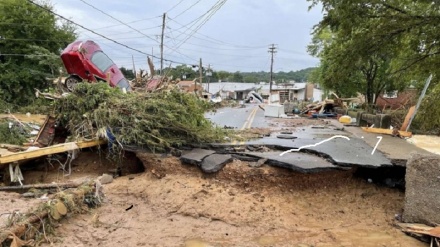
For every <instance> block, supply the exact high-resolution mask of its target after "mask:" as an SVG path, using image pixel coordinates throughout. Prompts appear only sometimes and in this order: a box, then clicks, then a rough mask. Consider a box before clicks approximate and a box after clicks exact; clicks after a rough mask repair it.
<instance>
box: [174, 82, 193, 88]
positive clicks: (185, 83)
mask: <svg viewBox="0 0 440 247" xmlns="http://www.w3.org/2000/svg"><path fill="white" fill-rule="evenodd" d="M177 85H179V86H182V87H189V86H191V85H194V81H179V82H178V83H177Z"/></svg>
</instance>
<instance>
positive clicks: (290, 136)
mask: <svg viewBox="0 0 440 247" xmlns="http://www.w3.org/2000/svg"><path fill="white" fill-rule="evenodd" d="M277 138H279V139H296V138H298V137H296V136H293V135H285V134H281V135H277Z"/></svg>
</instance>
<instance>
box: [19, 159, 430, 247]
mask: <svg viewBox="0 0 440 247" xmlns="http://www.w3.org/2000/svg"><path fill="white" fill-rule="evenodd" d="M86 156H87V155H86ZM139 158H140V159H141V161H142V163H143V164H144V166H145V168H146V171H145V172H143V173H139V174H132V175H129V176H123V177H119V178H117V179H115V180H114V181H113V182H112V183H111V184H108V185H105V193H106V196H107V202H106V203H104V205H103V206H102V207H100V208H97V209H93V210H91V212H90V213H89V214H84V215H78V216H75V217H72V218H68V219H66V220H63V221H62V222H61V225H60V226H59V227H57V228H56V242H54V246H65V247H73V246H121V245H124V246H408V247H409V246H411V247H413V246H425V245H424V244H422V243H420V242H418V241H417V240H415V239H413V238H410V237H407V236H406V235H404V234H403V233H402V232H400V231H399V230H397V229H396V228H394V227H393V226H392V224H393V220H394V217H395V214H398V213H401V209H402V205H403V197H404V195H403V193H402V192H399V191H397V190H393V189H389V188H384V187H378V186H376V185H373V184H369V183H367V182H364V181H363V180H361V179H358V178H354V177H353V176H352V171H335V172H326V173H320V174H309V175H307V174H299V173H294V172H291V171H287V170H284V169H278V168H273V167H268V166H263V167H261V168H251V167H249V166H248V165H247V163H246V162H241V161H234V162H233V163H231V164H229V165H227V166H226V167H225V168H224V169H223V170H222V171H220V172H219V173H218V174H216V175H204V174H202V173H201V172H200V171H199V169H198V168H197V167H192V166H187V165H182V164H181V163H180V161H179V160H178V159H177V158H175V157H166V158H160V157H159V156H155V155H150V154H140V155H139ZM94 159H95V160H94ZM98 161H99V157H98V156H96V157H94V156H92V155H88V156H87V159H84V160H83V162H82V163H77V165H76V166H75V168H74V171H75V170H77V171H86V170H88V171H90V172H87V173H81V174H82V175H83V176H84V175H96V173H97V172H101V171H102V170H106V169H107V167H105V166H104V167H102V164H101V165H99V166H97V168H96V169H93V164H98V163H99V162H98ZM85 167H87V169H86V168H85ZM25 176H26V174H25ZM77 176H79V174H78V173H77Z"/></svg>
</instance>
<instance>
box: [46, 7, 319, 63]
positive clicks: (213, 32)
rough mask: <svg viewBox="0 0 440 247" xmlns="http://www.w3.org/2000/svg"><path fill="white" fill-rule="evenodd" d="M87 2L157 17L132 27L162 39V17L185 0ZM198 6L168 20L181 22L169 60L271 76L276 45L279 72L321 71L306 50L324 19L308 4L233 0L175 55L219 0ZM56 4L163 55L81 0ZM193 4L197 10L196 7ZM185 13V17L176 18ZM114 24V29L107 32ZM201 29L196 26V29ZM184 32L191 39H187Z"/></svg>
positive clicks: (117, 55) (170, 35)
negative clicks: (271, 48)
mask: <svg viewBox="0 0 440 247" xmlns="http://www.w3.org/2000/svg"><path fill="white" fill-rule="evenodd" d="M85 1H86V2H87V3H90V4H92V5H94V6H96V7H97V8H99V9H101V10H103V11H105V12H106V13H108V14H110V15H112V16H114V17H115V18H117V19H119V20H121V21H123V22H132V21H135V20H141V19H148V18H152V19H148V20H143V21H139V22H135V23H131V24H129V25H130V26H132V27H134V28H135V29H138V30H141V32H142V33H144V34H146V35H148V36H149V37H151V38H153V39H157V35H159V34H160V32H161V28H160V27H159V26H160V25H161V23H162V18H161V17H160V15H162V13H163V12H164V11H167V10H169V9H170V8H172V7H175V5H176V4H177V3H178V2H179V1H180V0H172V1H171V0H169V1H163V0H152V1H148V3H146V1H141V0H131V1H119V0H105V1H104V0H94V1H90V0H85ZM197 1H198V0H185V1H183V2H182V3H181V4H179V5H178V6H176V7H175V8H174V9H172V11H171V12H170V13H168V16H169V17H170V18H173V19H175V20H169V19H167V29H166V30H165V31H166V38H165V42H166V43H165V45H166V47H165V58H168V59H172V60H176V61H181V62H185V63H195V62H197V60H198V59H199V58H202V59H203V61H204V63H206V64H208V63H210V64H212V65H213V66H214V68H215V69H217V70H228V71H237V70H239V71H260V70H266V71H268V70H269V64H268V61H269V60H268V58H269V54H268V52H267V47H268V46H269V44H271V43H275V44H278V46H279V48H280V49H279V52H278V54H277V57H276V58H275V59H276V61H275V70H280V69H282V70H284V71H290V70H299V69H303V68H306V67H310V66H316V64H317V63H318V60H317V59H315V58H312V57H311V56H309V55H308V54H307V53H306V46H307V44H308V42H309V41H310V31H311V29H312V27H313V25H315V24H317V23H318V22H319V20H320V19H321V17H322V14H321V13H320V12H319V9H315V10H313V11H310V12H308V10H307V9H308V2H307V1H305V0H304V1H297V0H295V1H292V0H273V1H263V0H255V1H234V0H229V1H227V2H226V4H225V5H224V6H223V8H221V9H220V10H218V11H217V13H216V14H215V15H213V16H212V17H211V19H210V20H209V21H207V22H206V23H205V24H204V25H203V26H202V27H201V28H200V30H199V31H198V33H196V34H194V35H193V36H192V37H191V38H190V39H188V40H187V43H185V44H183V45H181V46H180V47H179V48H178V49H177V50H176V51H172V49H170V48H175V47H176V44H179V43H180V42H181V41H182V40H185V39H186V38H187V37H188V35H189V34H190V33H191V31H190V30H185V29H182V28H181V24H187V23H189V22H191V21H193V20H196V19H197V18H199V17H201V16H202V15H203V14H205V13H206V12H207V11H208V10H209V9H210V8H211V7H212V6H213V5H214V4H215V3H216V2H217V0H202V1H200V2H199V3H197V4H195V3H196V2H197ZM52 2H53V3H54V4H55V11H56V12H57V13H59V14H61V15H63V16H65V17H68V18H70V19H71V20H72V21H74V22H76V23H79V24H81V25H83V26H85V27H87V28H90V29H92V30H95V31H96V32H98V33H101V34H103V35H105V36H107V37H110V38H112V39H114V40H117V41H118V42H121V43H123V44H126V45H128V46H130V47H133V48H136V49H139V50H141V51H143V52H146V53H152V49H153V52H154V54H155V55H159V45H158V43H157V42H156V43H155V42H154V41H152V40H151V39H149V38H146V37H144V36H143V35H142V34H139V33H137V32H135V31H133V30H131V29H130V28H128V27H126V26H124V25H120V23H118V22H117V21H115V20H113V19H112V18H109V17H108V16H106V15H104V14H102V13H99V12H98V11H96V10H94V9H93V8H91V7H90V6H87V5H86V4H84V3H82V2H81V1H80V0H52ZM193 4H195V5H194V6H193V7H191V8H190V6H191V5H193ZM184 11H186V12H184ZM183 12H184V13H183ZM182 13H183V14H182ZM179 14H181V15H180V16H179V17H177V18H175V17H176V16H177V15H179ZM154 17H155V18H154ZM201 20H203V18H201ZM176 22H178V23H180V24H178V23H176ZM110 25H112V26H113V27H109V28H104V29H102V27H105V26H110ZM114 25H116V26H114ZM196 26H197V25H194V26H193V28H195V27H196ZM78 31H80V38H81V39H93V40H95V41H96V42H97V43H98V44H100V46H101V47H102V48H103V50H104V51H105V52H106V53H107V54H108V55H109V56H110V57H111V58H112V59H113V60H114V61H115V62H116V63H117V64H118V65H119V66H125V67H131V66H132V65H131V64H132V62H131V56H132V55H134V56H135V61H136V63H138V62H139V63H140V64H139V65H137V67H144V68H146V56H145V55H142V54H140V53H137V52H135V51H132V50H129V49H127V48H124V47H123V46H120V45H116V44H114V43H113V42H111V41H109V40H105V39H103V38H101V37H98V36H96V35H94V34H93V33H90V32H87V31H84V30H82V29H80V28H79V29H78ZM179 32H184V33H185V34H184V35H181V34H180V33H179ZM199 33H200V34H199ZM253 47H254V48H253ZM252 48H253V49H252ZM182 54H183V55H182ZM156 61H157V59H156ZM157 64H158V63H157Z"/></svg>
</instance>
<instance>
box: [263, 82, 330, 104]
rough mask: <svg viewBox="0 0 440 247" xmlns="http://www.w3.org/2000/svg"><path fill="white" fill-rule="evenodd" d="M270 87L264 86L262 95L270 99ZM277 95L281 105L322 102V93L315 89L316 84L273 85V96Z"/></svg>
mask: <svg viewBox="0 0 440 247" xmlns="http://www.w3.org/2000/svg"><path fill="white" fill-rule="evenodd" d="M269 92H270V85H264V86H263V87H262V89H261V94H262V96H263V97H264V98H268V97H269ZM274 94H275V95H277V97H276V98H279V103H284V102H285V101H287V100H289V101H304V100H306V101H308V100H312V99H313V100H314V101H317V100H321V97H322V91H321V90H320V89H317V88H315V86H314V84H312V83H306V82H295V83H285V84H273V85H272V95H274Z"/></svg>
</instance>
